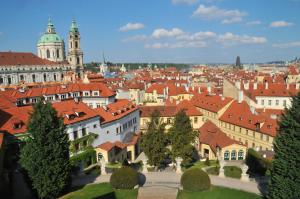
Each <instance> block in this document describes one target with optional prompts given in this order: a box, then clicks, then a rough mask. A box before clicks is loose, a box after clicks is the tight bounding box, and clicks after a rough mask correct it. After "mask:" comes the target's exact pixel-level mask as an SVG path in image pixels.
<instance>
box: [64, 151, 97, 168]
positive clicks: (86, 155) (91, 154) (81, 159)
mask: <svg viewBox="0 0 300 199" xmlns="http://www.w3.org/2000/svg"><path fill="white" fill-rule="evenodd" d="M70 162H71V165H72V166H79V164H81V163H82V164H83V167H84V168H85V167H88V166H90V165H91V164H94V163H96V151H95V150H94V149H93V148H89V149H87V150H85V151H84V152H82V153H79V154H77V155H73V156H72V157H71V158H70Z"/></svg>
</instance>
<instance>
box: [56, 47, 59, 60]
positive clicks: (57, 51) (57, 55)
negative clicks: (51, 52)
mask: <svg viewBox="0 0 300 199" xmlns="http://www.w3.org/2000/svg"><path fill="white" fill-rule="evenodd" d="M56 57H57V58H59V49H57V50H56Z"/></svg>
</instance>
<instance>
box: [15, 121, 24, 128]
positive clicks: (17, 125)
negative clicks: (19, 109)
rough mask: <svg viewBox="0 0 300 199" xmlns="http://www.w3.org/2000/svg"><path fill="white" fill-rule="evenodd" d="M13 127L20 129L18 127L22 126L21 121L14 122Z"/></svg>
mask: <svg viewBox="0 0 300 199" xmlns="http://www.w3.org/2000/svg"><path fill="white" fill-rule="evenodd" d="M13 127H14V129H20V128H22V123H21V122H18V123H14V124H13Z"/></svg>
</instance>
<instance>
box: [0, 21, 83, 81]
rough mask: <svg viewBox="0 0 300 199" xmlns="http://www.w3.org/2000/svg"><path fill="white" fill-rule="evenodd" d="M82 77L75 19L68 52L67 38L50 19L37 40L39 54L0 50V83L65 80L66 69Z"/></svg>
mask: <svg viewBox="0 0 300 199" xmlns="http://www.w3.org/2000/svg"><path fill="white" fill-rule="evenodd" d="M70 72H71V73H74V78H82V77H83V52H82V50H81V48H80V33H79V30H78V26H77V24H76V21H75V20H72V23H71V27H70V30H69V34H68V53H67V56H66V53H65V43H64V40H63V39H62V38H61V37H60V36H59V35H58V34H57V33H56V31H55V27H54V25H53V23H52V21H51V19H49V21H48V24H47V29H46V32H45V33H44V34H43V35H42V36H41V37H40V39H39V40H38V42H37V55H35V54H33V53H30V52H0V86H10V85H22V84H33V85H34V84H38V83H45V82H62V81H64V77H65V75H66V74H67V73H70Z"/></svg>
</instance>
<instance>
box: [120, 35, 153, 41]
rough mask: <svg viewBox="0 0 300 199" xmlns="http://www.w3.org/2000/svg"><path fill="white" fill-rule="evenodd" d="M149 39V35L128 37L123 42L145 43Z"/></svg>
mask: <svg viewBox="0 0 300 199" xmlns="http://www.w3.org/2000/svg"><path fill="white" fill-rule="evenodd" d="M147 39H148V37H147V35H135V36H132V37H127V38H125V39H123V40H122V42H135V41H145V40H147Z"/></svg>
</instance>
